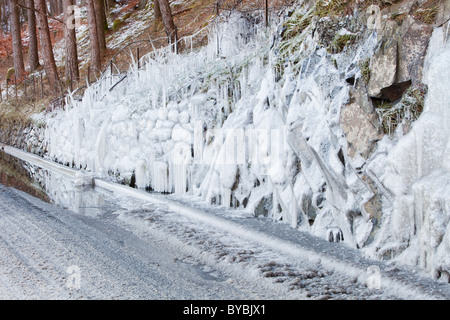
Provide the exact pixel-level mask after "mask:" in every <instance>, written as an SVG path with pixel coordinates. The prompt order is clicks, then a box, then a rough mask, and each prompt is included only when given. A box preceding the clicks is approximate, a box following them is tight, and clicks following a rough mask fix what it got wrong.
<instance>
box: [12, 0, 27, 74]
mask: <svg viewBox="0 0 450 320" xmlns="http://www.w3.org/2000/svg"><path fill="white" fill-rule="evenodd" d="M17 4H18V0H9V6H10V10H11V14H10V24H11V35H12V45H13V60H14V70H15V73H16V77H17V78H18V79H20V78H21V77H22V76H23V75H24V74H25V65H24V63H23V52H22V34H21V32H20V20H19V7H18V5H17Z"/></svg>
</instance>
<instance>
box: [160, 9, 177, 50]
mask: <svg viewBox="0 0 450 320" xmlns="http://www.w3.org/2000/svg"><path fill="white" fill-rule="evenodd" d="M158 1H159V9H160V10H161V16H162V20H163V23H164V28H165V30H166V34H167V37H168V38H169V42H170V43H175V42H176V39H177V37H178V36H177V28H176V26H175V23H174V22H173V16H172V11H171V10H170V4H169V1H168V0H158Z"/></svg>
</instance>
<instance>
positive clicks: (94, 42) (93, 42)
mask: <svg viewBox="0 0 450 320" xmlns="http://www.w3.org/2000/svg"><path fill="white" fill-rule="evenodd" d="M94 1H95V0H86V5H87V16H88V26H89V41H90V46H91V72H92V73H93V74H94V75H95V74H98V73H99V72H100V71H101V51H100V44H99V40H98V29H97V19H96V14H95V7H94Z"/></svg>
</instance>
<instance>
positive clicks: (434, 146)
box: [47, 15, 450, 274]
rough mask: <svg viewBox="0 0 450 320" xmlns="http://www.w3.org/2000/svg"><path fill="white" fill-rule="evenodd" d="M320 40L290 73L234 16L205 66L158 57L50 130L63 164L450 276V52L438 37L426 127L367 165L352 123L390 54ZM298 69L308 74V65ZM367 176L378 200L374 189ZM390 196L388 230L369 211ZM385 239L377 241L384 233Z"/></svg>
mask: <svg viewBox="0 0 450 320" xmlns="http://www.w3.org/2000/svg"><path fill="white" fill-rule="evenodd" d="M308 28H310V27H307V28H306V29H305V31H304V32H303V33H302V35H301V40H302V47H301V49H302V50H299V51H298V52H297V53H296V56H295V57H294V58H295V59H292V60H289V61H286V62H285V63H284V67H283V72H282V73H277V72H276V71H275V70H276V67H275V65H276V64H277V63H278V61H276V60H277V54H278V52H277V48H278V47H277V39H276V37H275V38H273V37H272V38H271V36H269V33H270V32H269V31H266V30H265V29H264V28H263V27H260V26H258V25H256V26H255V25H254V24H253V23H250V22H249V21H248V20H247V19H246V18H245V17H243V16H238V15H232V16H231V17H230V18H229V20H228V21H224V22H223V23H219V24H217V25H216V26H215V27H214V28H212V29H211V32H210V35H209V43H208V45H207V46H205V47H204V48H202V49H199V50H197V51H193V52H191V53H187V54H182V55H175V54H173V53H171V52H170V51H168V50H160V51H157V52H155V53H153V54H151V55H149V56H148V57H146V58H145V61H144V62H145V64H144V65H143V67H141V69H139V70H137V68H136V65H134V66H133V67H132V68H131V69H130V71H129V72H128V74H127V75H126V78H124V79H123V80H122V81H121V82H120V83H118V84H117V85H116V83H117V81H118V80H121V79H122V78H121V77H122V76H115V77H113V78H111V77H108V75H106V77H104V79H103V80H101V81H100V82H98V83H96V84H95V85H93V86H91V87H90V88H88V89H87V91H86V93H85V96H84V98H83V100H82V101H73V100H70V101H69V105H68V106H67V108H66V109H65V110H64V111H58V112H57V113H55V114H53V115H51V117H49V118H48V119H47V141H48V148H49V155H50V157H52V158H53V159H54V160H57V161H59V162H62V163H67V164H69V165H73V166H75V167H77V168H83V169H86V170H89V171H91V172H93V173H94V174H95V175H96V176H102V177H109V178H116V179H119V180H121V181H124V182H127V183H131V184H132V183H134V185H135V186H136V187H138V188H148V189H150V190H153V191H157V192H163V193H172V192H175V193H185V192H188V193H190V194H192V195H194V196H198V197H199V198H201V199H203V200H204V201H206V202H207V203H211V204H216V205H222V206H225V207H239V208H241V209H243V210H246V211H248V212H250V213H252V214H253V215H255V216H259V215H264V216H268V217H270V218H272V219H274V220H281V221H283V222H286V223H289V224H290V225H291V226H292V227H294V228H299V229H301V230H304V231H307V232H311V233H312V234H314V235H317V236H319V237H321V238H326V239H331V238H332V239H333V240H335V239H339V240H342V241H344V242H345V243H346V244H348V245H350V246H352V247H355V248H356V247H358V248H363V247H365V249H364V250H365V252H366V253H367V254H368V255H369V256H371V257H377V258H391V257H394V256H395V257H396V258H397V259H399V260H401V261H402V262H409V263H412V264H420V265H421V266H422V267H424V268H427V269H430V270H432V271H434V272H436V273H440V274H445V273H446V272H448V270H449V269H450V261H449V260H448V259H449V256H450V255H449V254H448V253H449V252H450V239H449V238H450V232H449V231H448V228H449V227H448V226H449V223H448V222H449V212H450V211H449V202H448V199H450V194H449V192H450V191H449V190H450V187H449V181H450V177H449V163H450V162H449V160H450V159H449V155H450V144H449V140H448V136H449V131H448V130H449V128H448V123H449V120H450V106H449V101H450V96H449V94H450V91H449V90H448V88H449V87H450V81H449V75H448V72H445V71H444V72H443V70H448V68H449V67H450V53H449V51H450V50H449V46H448V45H446V44H444V43H443V42H442V38H443V37H442V31H441V30H439V29H438V30H437V31H436V32H435V34H434V35H433V38H432V41H431V45H430V50H429V55H428V57H427V63H426V66H425V73H424V74H425V75H424V82H425V83H427V84H428V86H429V91H428V98H427V100H426V108H425V111H424V112H423V114H422V116H421V117H420V118H419V120H417V121H416V122H415V123H414V125H413V127H412V130H411V131H410V133H408V134H407V135H405V136H403V137H401V138H400V139H398V140H396V139H394V140H392V139H390V138H389V137H384V138H383V139H382V140H381V141H380V142H379V143H378V145H377V149H376V150H375V151H374V152H373V154H372V155H371V157H370V158H369V159H368V160H366V159H363V158H362V157H359V156H352V157H350V156H348V154H349V151H348V149H349V142H348V141H347V138H346V135H345V133H344V131H343V125H342V122H341V114H342V112H343V111H342V110H343V108H344V106H348V105H349V104H350V102H351V95H350V90H351V89H352V84H350V83H349V82H347V81H346V79H348V78H353V79H358V78H359V77H361V72H360V67H359V62H360V61H363V60H364V59H366V58H368V57H370V55H371V54H373V52H374V49H375V47H376V45H377V37H376V35H375V34H366V35H365V38H363V39H361V40H360V43H359V44H358V46H356V47H353V48H352V50H344V51H343V52H342V53H340V54H330V53H329V52H327V50H326V49H320V47H319V46H317V39H315V38H314V37H313V33H312V32H309V31H310V30H308ZM294 60H295V61H294ZM361 170H365V172H364V173H366V175H367V176H368V177H370V179H372V182H373V185H375V187H374V186H373V185H372V186H369V185H368V184H367V179H365V180H364V179H362V172H361ZM374 189H377V192H379V193H380V194H381V199H382V206H381V208H380V210H381V211H382V212H380V217H381V221H378V222H376V223H377V225H376V228H378V229H377V230H375V229H374V227H375V226H374V217H373V216H371V215H370V214H369V213H368V212H366V209H365V208H366V204H367V202H368V201H369V199H371V198H372V197H373V196H374ZM374 230H375V231H376V232H374Z"/></svg>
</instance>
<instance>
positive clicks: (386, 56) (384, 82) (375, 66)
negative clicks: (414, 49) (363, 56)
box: [368, 40, 398, 98]
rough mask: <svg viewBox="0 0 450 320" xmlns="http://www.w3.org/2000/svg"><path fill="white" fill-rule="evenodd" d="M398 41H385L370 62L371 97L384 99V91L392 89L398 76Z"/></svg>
mask: <svg viewBox="0 0 450 320" xmlns="http://www.w3.org/2000/svg"><path fill="white" fill-rule="evenodd" d="M397 51H398V42H397V41H396V40H386V41H383V42H382V44H381V45H380V47H379V49H378V50H377V52H375V54H374V55H373V56H372V59H371V61H370V80H369V85H368V87H369V88H368V89H369V90H368V92H369V95H370V96H371V97H373V98H383V97H382V90H383V89H384V88H389V87H391V86H392V85H393V84H394V83H395V80H396V74H397V60H398V59H397Z"/></svg>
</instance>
